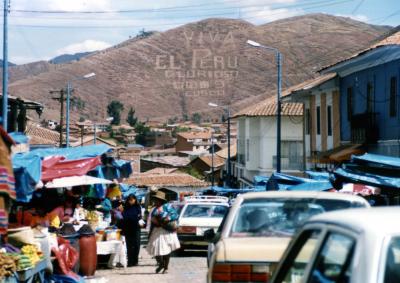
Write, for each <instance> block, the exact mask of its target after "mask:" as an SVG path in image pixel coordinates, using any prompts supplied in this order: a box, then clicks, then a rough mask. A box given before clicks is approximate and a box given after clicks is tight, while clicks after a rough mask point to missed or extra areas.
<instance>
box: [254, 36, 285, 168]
mask: <svg viewBox="0 0 400 283" xmlns="http://www.w3.org/2000/svg"><path fill="white" fill-rule="evenodd" d="M247 44H249V45H251V46H253V47H257V48H263V49H266V50H270V51H273V52H274V53H275V58H276V68H277V73H278V81H277V115H276V139H277V140H276V172H278V173H280V172H281V111H282V109H281V88H282V75H281V72H282V54H281V53H280V52H279V50H278V49H276V48H273V47H269V46H264V45H262V44H260V43H258V42H255V41H253V40H247Z"/></svg>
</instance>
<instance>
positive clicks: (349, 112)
mask: <svg viewBox="0 0 400 283" xmlns="http://www.w3.org/2000/svg"><path fill="white" fill-rule="evenodd" d="M352 116H353V88H352V87H348V88H347V119H348V120H349V121H350V119H351V117H352Z"/></svg>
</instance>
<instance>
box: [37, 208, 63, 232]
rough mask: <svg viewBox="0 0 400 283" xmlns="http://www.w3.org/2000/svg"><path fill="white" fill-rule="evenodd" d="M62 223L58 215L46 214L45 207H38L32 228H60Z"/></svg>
mask: <svg viewBox="0 0 400 283" xmlns="http://www.w3.org/2000/svg"><path fill="white" fill-rule="evenodd" d="M60 225H61V221H60V218H59V217H58V215H57V214H55V213H53V212H50V213H46V211H45V210H44V208H43V207H37V208H36V209H35V212H34V213H33V215H32V218H31V223H30V226H31V227H37V226H42V227H54V228H60Z"/></svg>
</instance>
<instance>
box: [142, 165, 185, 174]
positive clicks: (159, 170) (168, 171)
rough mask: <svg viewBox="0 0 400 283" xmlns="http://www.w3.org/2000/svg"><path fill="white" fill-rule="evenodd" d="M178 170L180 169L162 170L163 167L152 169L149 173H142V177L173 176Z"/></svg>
mask: <svg viewBox="0 0 400 283" xmlns="http://www.w3.org/2000/svg"><path fill="white" fill-rule="evenodd" d="M177 170H178V168H162V167H157V168H154V169H151V170H149V171H146V172H144V173H142V175H157V174H158V175H160V174H171V173H174V172H176V171H177Z"/></svg>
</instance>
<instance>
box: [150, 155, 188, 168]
mask: <svg viewBox="0 0 400 283" xmlns="http://www.w3.org/2000/svg"><path fill="white" fill-rule="evenodd" d="M142 160H143V161H147V162H152V163H158V164H163V165H169V166H173V167H186V166H187V165H188V164H189V163H190V159H189V158H188V157H180V156H160V157H148V158H142Z"/></svg>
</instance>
